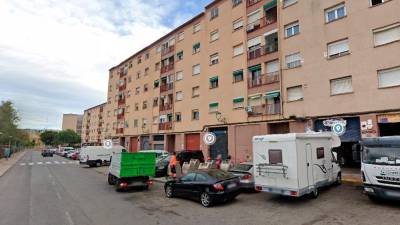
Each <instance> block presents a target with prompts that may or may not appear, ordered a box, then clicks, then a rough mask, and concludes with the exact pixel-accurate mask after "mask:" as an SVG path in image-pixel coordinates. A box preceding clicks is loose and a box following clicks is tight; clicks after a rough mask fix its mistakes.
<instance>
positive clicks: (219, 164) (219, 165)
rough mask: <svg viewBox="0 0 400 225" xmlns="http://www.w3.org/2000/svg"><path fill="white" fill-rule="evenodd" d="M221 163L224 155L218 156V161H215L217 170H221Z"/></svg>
mask: <svg viewBox="0 0 400 225" xmlns="http://www.w3.org/2000/svg"><path fill="white" fill-rule="evenodd" d="M221 163H222V155H221V154H218V156H217V159H216V160H215V165H216V166H217V169H220V168H221Z"/></svg>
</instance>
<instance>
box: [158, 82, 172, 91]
mask: <svg viewBox="0 0 400 225" xmlns="http://www.w3.org/2000/svg"><path fill="white" fill-rule="evenodd" d="M173 88H174V83H166V84H161V86H160V92H166V91H169V90H172V89H173Z"/></svg>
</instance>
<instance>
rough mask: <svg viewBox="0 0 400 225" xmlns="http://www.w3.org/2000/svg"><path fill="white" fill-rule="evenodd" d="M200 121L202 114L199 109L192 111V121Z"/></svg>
mask: <svg viewBox="0 0 400 225" xmlns="http://www.w3.org/2000/svg"><path fill="white" fill-rule="evenodd" d="M199 119H200V112H199V110H198V109H194V110H192V120H199Z"/></svg>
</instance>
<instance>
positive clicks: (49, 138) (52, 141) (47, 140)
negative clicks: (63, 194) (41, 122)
mask: <svg viewBox="0 0 400 225" xmlns="http://www.w3.org/2000/svg"><path fill="white" fill-rule="evenodd" d="M57 134H58V133H57V132H56V131H51V130H46V131H44V132H43V133H41V134H40V140H41V141H42V142H43V143H44V144H45V145H56V144H57V143H56V140H57Z"/></svg>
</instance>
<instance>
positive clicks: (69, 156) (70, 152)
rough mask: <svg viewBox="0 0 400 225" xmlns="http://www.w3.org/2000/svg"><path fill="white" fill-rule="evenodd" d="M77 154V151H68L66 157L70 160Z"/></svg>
mask: <svg viewBox="0 0 400 225" xmlns="http://www.w3.org/2000/svg"><path fill="white" fill-rule="evenodd" d="M76 152H77V151H75V150H74V151H68V152H67V156H66V157H67V158H69V159H71V158H72V155H73V154H75V153H76Z"/></svg>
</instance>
